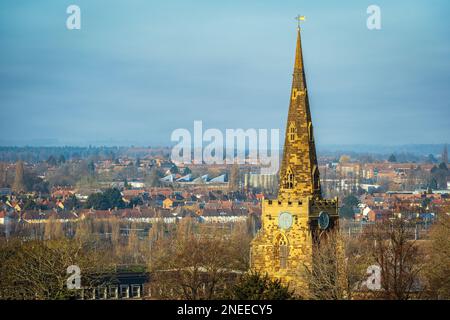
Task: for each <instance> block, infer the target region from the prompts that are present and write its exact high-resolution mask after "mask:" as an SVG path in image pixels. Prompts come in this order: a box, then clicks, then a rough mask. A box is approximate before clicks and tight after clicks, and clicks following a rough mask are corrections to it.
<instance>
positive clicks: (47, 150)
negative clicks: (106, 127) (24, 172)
mask: <svg viewBox="0 0 450 320" xmlns="http://www.w3.org/2000/svg"><path fill="white" fill-rule="evenodd" d="M169 153H170V150H169V149H168V148H151V149H150V148H142V149H139V148H133V147H107V146H89V147H74V146H64V147H5V146H0V162H9V163H13V162H16V161H19V160H22V161H25V162H27V163H38V162H43V161H47V160H48V159H49V158H50V157H53V158H56V159H59V158H60V157H64V158H65V159H66V160H80V159H88V158H91V159H110V160H115V159H117V158H118V157H122V156H130V157H133V158H137V157H142V156H146V155H163V156H167V155H168V154H169Z"/></svg>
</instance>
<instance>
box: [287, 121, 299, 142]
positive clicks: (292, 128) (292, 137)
mask: <svg viewBox="0 0 450 320" xmlns="http://www.w3.org/2000/svg"><path fill="white" fill-rule="evenodd" d="M296 131H297V130H295V124H294V122H292V123H291V124H290V125H289V129H288V134H289V141H290V142H293V141H294V140H295V132H296Z"/></svg>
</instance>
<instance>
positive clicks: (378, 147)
mask: <svg viewBox="0 0 450 320" xmlns="http://www.w3.org/2000/svg"><path fill="white" fill-rule="evenodd" d="M205 145H206V144H205ZM205 145H204V146H205ZM445 145H447V146H448V143H447V142H442V143H421V144H320V145H316V149H317V152H318V153H324V152H325V153H327V152H331V153H334V152H336V153H339V152H341V153H343V152H354V153H361V154H364V153H373V154H379V155H387V154H393V153H397V154H402V153H411V154H416V155H428V154H430V153H431V154H433V155H440V154H441V153H442V151H443V148H444V146H445ZM280 146H281V148H280V149H279V150H280V151H282V144H280ZM172 147H173V145H172V146H171V145H150V144H126V145H125V144H124V145H121V144H110V145H106V144H86V145H82V144H79V145H70V144H57V145H56V144H55V145H29V144H23V145H5V144H2V143H1V142H0V149H1V148H18V149H20V148H33V149H39V148H44V149H45V148H56V149H58V148H124V149H133V148H142V149H171V148H172ZM419 149H420V150H421V151H419Z"/></svg>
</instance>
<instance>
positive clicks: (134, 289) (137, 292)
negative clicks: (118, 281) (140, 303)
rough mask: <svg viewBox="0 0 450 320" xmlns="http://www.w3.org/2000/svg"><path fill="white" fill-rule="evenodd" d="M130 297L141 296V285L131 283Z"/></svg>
mask: <svg viewBox="0 0 450 320" xmlns="http://www.w3.org/2000/svg"><path fill="white" fill-rule="evenodd" d="M131 297H132V298H140V297H141V286H140V285H139V284H132V285H131Z"/></svg>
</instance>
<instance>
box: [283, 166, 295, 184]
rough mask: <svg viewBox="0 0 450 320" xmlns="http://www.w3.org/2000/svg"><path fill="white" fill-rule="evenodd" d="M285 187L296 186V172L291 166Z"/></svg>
mask: <svg viewBox="0 0 450 320" xmlns="http://www.w3.org/2000/svg"><path fill="white" fill-rule="evenodd" d="M285 188H286V189H293V188H294V173H293V172H292V170H291V168H288V170H287V172H286V183H285Z"/></svg>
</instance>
